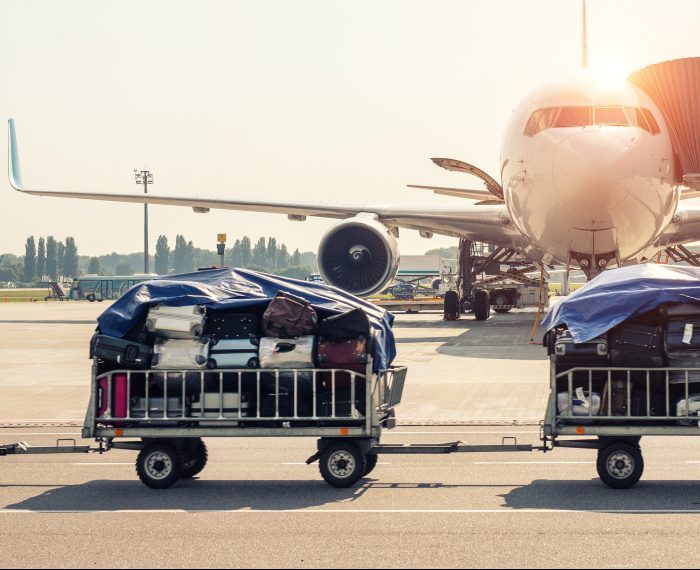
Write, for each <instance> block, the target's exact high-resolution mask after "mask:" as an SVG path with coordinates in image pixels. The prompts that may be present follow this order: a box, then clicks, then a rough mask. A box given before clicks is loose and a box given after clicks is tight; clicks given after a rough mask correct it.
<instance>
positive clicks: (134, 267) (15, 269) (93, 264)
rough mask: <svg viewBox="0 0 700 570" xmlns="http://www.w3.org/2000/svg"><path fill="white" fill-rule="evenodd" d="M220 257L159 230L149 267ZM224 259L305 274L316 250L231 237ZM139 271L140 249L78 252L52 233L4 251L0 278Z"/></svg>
mask: <svg viewBox="0 0 700 570" xmlns="http://www.w3.org/2000/svg"><path fill="white" fill-rule="evenodd" d="M220 263H221V258H220V257H219V255H218V254H217V252H216V251H212V250H207V249H201V248H197V247H194V244H193V243H192V241H187V240H186V239H185V237H184V236H183V235H179V234H178V235H177V236H176V238H175V247H174V248H173V249H172V250H171V248H170V244H169V242H168V238H167V236H164V235H161V236H160V237H159V238H158V241H157V243H156V251H155V255H152V256H150V263H149V265H150V267H151V268H153V269H155V272H156V273H157V274H158V275H167V274H170V273H187V272H189V271H193V270H195V269H197V268H198V267H211V266H214V265H220ZM224 264H225V265H228V266H232V267H242V268H248V269H255V270H258V271H266V272H272V273H277V274H280V275H285V276H288V277H297V278H304V277H305V276H307V275H308V274H310V273H314V272H315V271H316V255H315V254H314V253H312V252H303V253H302V252H300V251H299V250H298V249H297V250H295V251H294V252H292V253H290V252H289V250H288V248H287V246H286V245H285V244H280V243H278V241H277V239H276V238H273V237H269V238H267V239H266V238H260V239H259V240H258V241H257V242H256V243H255V244H254V245H253V244H252V242H251V240H250V238H249V237H248V236H243V237H242V238H240V239H236V240H235V242H234V243H233V246H232V247H230V248H227V250H226V253H225V258H224ZM142 271H143V252H141V253H131V254H119V253H116V252H113V253H111V254H106V255H101V256H94V257H88V256H80V255H78V248H77V245H76V243H75V239H74V238H72V237H67V238H66V239H65V242H62V241H60V242H59V241H56V240H55V239H54V237H53V236H49V237H48V238H46V239H44V238H43V237H41V238H39V240H38V245H37V241H36V240H35V238H34V236H31V237H29V238H27V241H26V244H25V252H24V256H17V255H13V254H5V255H4V256H2V257H1V258H0V281H12V282H24V283H33V282H36V281H39V280H41V279H42V278H43V277H45V276H48V277H49V278H50V279H53V280H55V279H57V278H58V276H61V275H62V276H64V277H66V278H73V277H78V276H80V275H84V274H90V275H133V274H134V273H141V272H142Z"/></svg>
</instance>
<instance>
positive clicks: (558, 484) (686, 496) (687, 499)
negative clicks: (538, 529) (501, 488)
mask: <svg viewBox="0 0 700 570" xmlns="http://www.w3.org/2000/svg"><path fill="white" fill-rule="evenodd" d="M501 496H502V497H503V499H504V501H505V506H507V507H510V508H512V509H544V510H554V511H588V512H610V511H614V512H615V513H620V514H625V511H627V512H628V514H655V513H658V514H674V513H688V514H700V486H699V485H698V482H697V481H648V480H646V481H645V480H642V481H640V482H639V483H637V485H635V486H634V487H633V488H632V489H626V490H616V489H611V488H609V487H607V486H605V484H603V483H602V482H601V481H600V480H599V479H592V480H590V481H580V480H577V481H548V480H536V481H533V482H532V483H530V484H529V485H525V486H523V487H517V488H515V489H513V490H512V491H510V492H509V493H508V494H506V495H501Z"/></svg>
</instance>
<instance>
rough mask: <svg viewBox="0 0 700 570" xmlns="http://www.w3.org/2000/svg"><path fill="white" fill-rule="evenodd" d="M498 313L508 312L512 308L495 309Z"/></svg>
mask: <svg viewBox="0 0 700 570" xmlns="http://www.w3.org/2000/svg"><path fill="white" fill-rule="evenodd" d="M494 311H496V312H497V313H507V312H509V311H510V309H494Z"/></svg>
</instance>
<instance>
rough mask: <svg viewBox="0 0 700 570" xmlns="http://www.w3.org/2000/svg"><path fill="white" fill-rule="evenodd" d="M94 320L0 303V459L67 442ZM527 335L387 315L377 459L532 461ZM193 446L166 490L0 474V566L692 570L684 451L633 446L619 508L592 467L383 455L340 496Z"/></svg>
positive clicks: (67, 467) (668, 442) (270, 462)
mask: <svg viewBox="0 0 700 570" xmlns="http://www.w3.org/2000/svg"><path fill="white" fill-rule="evenodd" d="M104 308H105V305H104V303H103V304H101V305H99V304H96V303H95V304H88V303H71V304H68V303H46V304H44V303H32V304H27V305H24V304H5V305H4V306H3V305H0V341H1V342H2V346H3V349H4V350H3V351H2V352H0V371H2V374H0V386H1V387H2V393H3V397H2V398H0V411H1V414H0V417H1V418H2V420H3V421H2V422H0V443H9V442H14V441H26V442H28V443H29V444H31V445H53V444H55V442H56V440H57V439H58V438H75V439H76V440H77V441H78V442H81V440H80V430H79V429H78V427H77V426H79V425H80V423H81V421H82V417H83V414H84V412H85V406H86V404H87V391H88V381H89V364H90V363H89V360H88V352H87V346H88V342H89V339H90V336H91V335H92V333H93V330H94V325H95V323H94V319H95V317H96V316H97V315H98V314H99V313H100V312H101V311H102V310H104ZM533 318H534V314H533V313H532V312H513V313H509V314H505V315H494V316H492V318H491V319H490V320H488V321H486V322H483V323H477V322H475V321H474V320H473V319H472V318H470V317H466V318H463V319H461V320H459V321H456V322H450V323H447V322H444V321H442V320H441V315H439V314H427V313H426V314H422V313H421V314H417V315H397V323H396V328H395V332H396V335H397V345H398V358H397V362H398V363H402V364H406V365H407V366H408V367H409V375H408V380H407V386H406V391H405V392H404V400H403V402H402V404H401V405H400V406H399V408H398V409H397V413H398V415H399V418H400V419H401V421H403V422H404V425H402V426H400V427H399V428H397V429H395V430H391V431H388V432H385V435H384V437H383V439H382V441H383V443H428V442H433V443H436V442H447V441H463V442H465V443H470V444H498V443H501V441H502V439H503V438H504V437H514V438H517V442H518V443H520V444H532V445H537V444H539V434H538V431H539V430H538V427H537V425H536V422H537V421H539V419H541V417H542V414H543V408H544V404H545V398H546V395H547V391H548V388H547V384H548V361H547V359H546V355H545V354H544V350H543V348H542V347H541V346H538V345H536V344H530V343H529V334H530V328H531V326H532V321H533ZM539 336H540V333H538V336H536V340H538V339H539ZM8 426H15V427H8ZM85 443H90V442H85ZM206 443H207V446H208V447H209V455H210V461H209V464H208V465H207V468H206V469H205V470H204V471H203V472H202V473H201V475H200V476H199V477H198V478H196V479H194V480H191V481H181V482H179V483H178V484H177V485H175V486H174V487H173V488H171V489H168V490H165V491H154V490H151V489H147V488H146V487H144V486H143V485H142V484H141V483H140V482H139V481H138V480H137V478H136V476H135V473H134V460H135V453H134V452H129V451H112V452H110V453H108V454H106V455H104V456H101V455H97V454H94V455H93V454H91V455H46V456H42V455H38V456H15V457H2V458H0V543H1V544H2V545H3V546H2V550H1V552H2V562H3V566H5V567H8V568H29V567H46V566H51V567H58V568H62V567H81V568H84V567H94V566H98V567H114V568H122V567H168V566H169V567H178V568H185V567H188V568H199V567H289V568H304V567H315V568H322V567H329V568H354V567H363V568H386V567H426V568H428V567H429V568H438V567H458V566H459V567H483V568H490V567H494V568H495V567H502V568H512V567H529V566H532V567H547V568H555V567H556V568H559V567H587V568H588V567H696V566H697V556H696V555H695V548H697V536H698V533H699V532H700V516H698V515H700V487H699V486H698V484H697V479H698V475H699V474H700V473H699V471H698V470H699V469H700V449H699V448H698V447H697V445H695V443H694V441H693V440H692V438H677V437H674V438H661V437H650V438H644V439H643V441H642V450H643V453H644V458H645V473H644V476H643V478H642V480H641V481H640V482H639V483H638V484H637V485H636V486H635V487H634V488H633V489H630V490H627V491H614V490H612V489H609V488H607V487H606V486H604V485H603V484H602V483H601V482H600V481H599V479H598V478H597V474H596V468H595V458H596V456H595V452H594V451H591V450H575V449H557V450H555V451H554V452H552V453H547V454H543V453H541V452H523V453H500V452H499V453H489V454H456V455H445V456H401V455H391V456H382V457H380V462H379V465H378V466H377V468H376V470H375V471H374V472H373V473H372V474H371V475H370V476H369V477H367V478H365V479H363V480H362V481H361V482H360V483H359V484H358V485H357V486H356V487H355V488H352V489H345V490H339V489H334V488H331V487H329V486H328V485H326V484H325V483H324V482H323V481H322V479H321V477H320V475H319V473H318V467H317V466H316V465H311V466H308V465H306V464H305V460H306V458H307V457H308V456H309V455H310V454H311V453H313V452H314V451H315V442H314V441H313V440H309V439H303V438H284V439H282V438H265V439H262V438H261V439H257V438H256V439H252V438H238V439H209V440H207V441H206Z"/></svg>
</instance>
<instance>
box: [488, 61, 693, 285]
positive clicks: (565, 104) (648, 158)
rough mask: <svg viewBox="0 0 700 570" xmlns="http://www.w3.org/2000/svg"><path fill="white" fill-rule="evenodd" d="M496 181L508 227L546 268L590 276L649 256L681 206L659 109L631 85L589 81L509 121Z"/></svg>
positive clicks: (531, 99) (539, 98)
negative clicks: (575, 268) (571, 268)
mask: <svg viewBox="0 0 700 570" xmlns="http://www.w3.org/2000/svg"><path fill="white" fill-rule="evenodd" d="M586 110H588V111H586ZM587 112H588V113H589V114H588V119H586V113H587ZM535 113H537V114H536V115H534V116H533V114H535ZM649 114H651V115H652V116H653V119H651V118H649ZM623 116H624V119H621V120H618V119H619V118H620V117H623ZM654 120H655V121H656V123H657V125H653V121H654ZM636 122H638V124H637V125H636V124H634V123H636ZM576 125H578V126H576ZM639 125H641V126H639ZM656 127H658V128H656ZM501 180H502V186H503V190H504V199H505V203H506V206H507V208H508V211H509V214H510V216H511V219H512V221H513V222H514V224H515V225H516V226H517V227H518V229H519V230H520V231H521V232H522V233H523V234H524V235H525V236H526V237H527V238H528V239H530V240H531V241H532V244H533V246H534V247H535V248H537V250H539V251H540V252H541V253H542V254H543V258H544V260H545V261H546V262H558V263H562V264H566V263H568V262H569V261H571V262H572V263H573V264H574V265H579V264H582V267H584V266H586V265H587V264H590V265H591V267H590V269H592V273H596V272H597V271H599V270H601V269H604V268H605V267H606V266H607V265H608V264H611V265H612V264H619V263H623V262H625V261H628V260H634V259H636V258H637V256H638V255H639V254H640V253H641V252H643V251H645V250H647V249H648V248H649V247H650V246H651V245H652V244H653V243H654V241H655V240H656V239H657V238H658V237H659V235H660V234H661V232H662V231H663V230H664V229H665V228H666V227H667V226H668V224H669V223H670V222H671V220H672V218H673V215H674V213H675V211H676V207H677V205H678V199H679V196H680V189H679V188H678V185H677V184H676V183H675V172H674V155H673V148H672V146H671V139H670V136H669V132H668V128H667V126H666V123H665V122H664V119H663V116H662V115H661V112H660V111H659V109H658V107H657V106H656V105H655V104H654V103H653V101H652V100H651V99H650V98H649V97H648V96H647V95H646V94H645V93H644V92H643V91H641V90H640V89H639V88H637V87H636V86H634V85H632V84H631V83H625V84H623V85H619V86H616V87H606V86H601V84H600V83H599V82H598V81H596V80H595V79H593V78H591V77H589V76H588V75H587V74H583V75H582V76H581V77H579V78H577V79H575V80H573V81H571V82H568V83H564V84H559V85H554V86H549V87H545V88H543V89H540V90H538V91H536V92H534V93H532V94H530V95H529V96H528V97H527V98H526V99H525V100H524V101H523V102H522V103H520V105H519V106H518V107H517V108H516V109H515V110H514V111H513V114H512V117H511V119H510V121H509V123H508V125H507V127H506V130H505V134H504V137H503V145H502V148H501ZM550 260H551V261H550ZM586 260H587V261H586ZM584 268H585V267H584Z"/></svg>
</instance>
